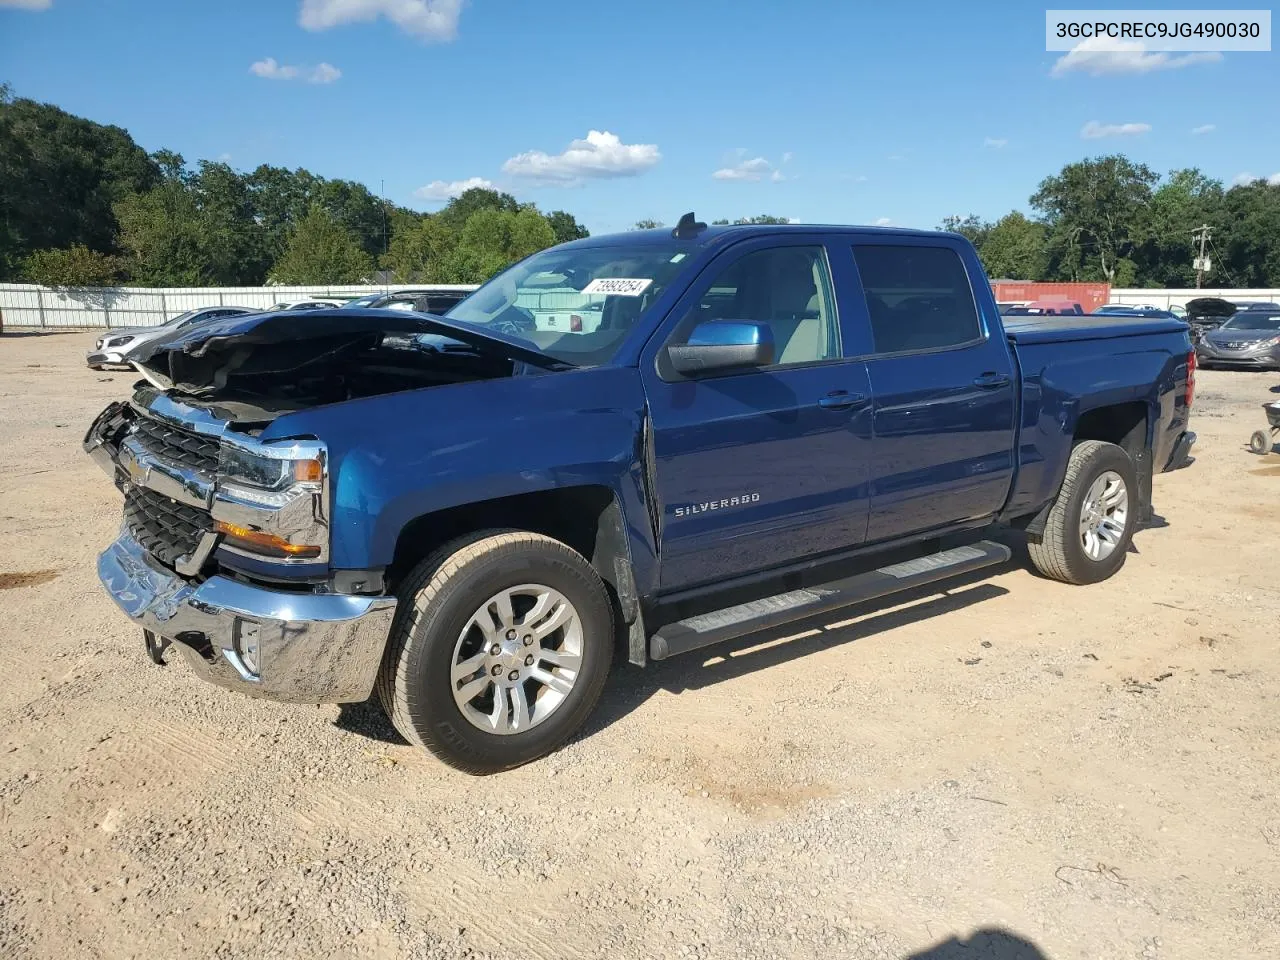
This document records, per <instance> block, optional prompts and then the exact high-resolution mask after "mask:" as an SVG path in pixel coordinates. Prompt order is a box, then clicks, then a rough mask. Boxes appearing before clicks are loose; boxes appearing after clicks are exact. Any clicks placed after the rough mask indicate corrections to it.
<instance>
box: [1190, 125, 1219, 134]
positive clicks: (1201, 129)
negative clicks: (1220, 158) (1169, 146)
mask: <svg viewBox="0 0 1280 960" xmlns="http://www.w3.org/2000/svg"><path fill="white" fill-rule="evenodd" d="M1217 129H1218V128H1217V126H1215V125H1214V124H1212V123H1206V124H1204V125H1203V126H1200V127H1192V128H1191V132H1192V133H1193V134H1195V135H1196V136H1197V137H1198V136H1200V134H1202V133H1213V131H1215V130H1217Z"/></svg>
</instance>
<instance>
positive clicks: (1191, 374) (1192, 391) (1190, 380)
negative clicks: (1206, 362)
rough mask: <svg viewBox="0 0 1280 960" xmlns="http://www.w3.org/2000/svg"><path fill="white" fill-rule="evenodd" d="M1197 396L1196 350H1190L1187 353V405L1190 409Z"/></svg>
mask: <svg viewBox="0 0 1280 960" xmlns="http://www.w3.org/2000/svg"><path fill="white" fill-rule="evenodd" d="M1195 396H1196V352H1195V350H1190V351H1188V353H1187V407H1188V409H1190V407H1191V401H1192V400H1194V399H1195Z"/></svg>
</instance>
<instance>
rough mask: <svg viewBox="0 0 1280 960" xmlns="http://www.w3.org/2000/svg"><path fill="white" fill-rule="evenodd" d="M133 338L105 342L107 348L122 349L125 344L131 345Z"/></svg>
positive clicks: (115, 338) (117, 338) (119, 338)
mask: <svg viewBox="0 0 1280 960" xmlns="http://www.w3.org/2000/svg"><path fill="white" fill-rule="evenodd" d="M134 339H135V338H134V337H132V336H129V337H113V338H112V339H110V340H108V341H107V346H108V347H123V346H124V345H125V344H126V343H133V341H134Z"/></svg>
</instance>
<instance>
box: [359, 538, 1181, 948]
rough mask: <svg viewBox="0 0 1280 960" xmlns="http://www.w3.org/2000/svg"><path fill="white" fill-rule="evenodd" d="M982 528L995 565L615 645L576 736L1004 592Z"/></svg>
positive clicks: (1020, 555)
mask: <svg viewBox="0 0 1280 960" xmlns="http://www.w3.org/2000/svg"><path fill="white" fill-rule="evenodd" d="M1168 526H1169V524H1168V522H1167V521H1166V520H1165V519H1164V518H1163V517H1161V516H1160V515H1158V514H1157V515H1155V516H1153V517H1152V518H1151V519H1150V520H1148V521H1147V522H1146V523H1145V524H1143V526H1142V527H1141V528H1140V531H1139V533H1141V531H1142V530H1150V529H1160V528H1164V527H1168ZM986 534H987V538H988V539H990V540H994V541H996V542H999V543H1003V544H1005V545H1006V546H1008V547H1009V548H1010V550H1011V551H1012V552H1013V556H1012V558H1011V559H1010V560H1008V561H1007V562H1005V563H1003V564H1000V565H999V566H994V567H987V568H985V569H983V570H976V571H974V572H972V573H969V574H966V575H963V576H959V577H955V578H953V579H951V580H945V581H942V582H940V583H935V584H928V585H926V586H922V587H917V588H916V589H914V590H907V591H904V592H902V593H896V594H892V595H890V596H887V597H882V598H880V599H878V600H869V601H866V602H864V603H860V604H855V605H853V606H849V607H844V608H841V609H839V610H833V611H831V612H829V613H825V614H821V615H818V616H814V617H809V618H808V619H804V620H796V621H793V622H792V623H788V624H784V625H782V626H779V627H774V628H771V629H768V630H761V631H757V632H756V633H752V634H750V635H748V636H745V637H741V638H738V639H736V640H727V641H724V642H723V643H719V644H716V645H713V646H710V647H707V648H705V649H703V650H697V651H693V652H692V653H690V654H687V655H684V656H679V657H674V658H672V659H670V660H660V661H653V662H650V663H649V665H648V666H647V667H645V668H644V669H635V668H632V667H629V666H628V665H627V664H625V663H624V662H623V660H624V658H625V653H624V652H622V651H619V652H618V653H617V654H615V659H614V670H613V672H612V673H611V675H610V677H609V680H608V682H607V683H606V685H605V689H604V693H603V695H602V696H601V698H600V704H599V706H597V707H596V709H595V710H594V711H593V712H592V714H591V716H590V717H589V718H588V719H587V722H586V724H585V725H584V727H583V728H582V730H581V731H580V732H579V734H578V737H590V736H592V735H594V734H596V733H599V732H600V731H601V730H604V729H606V728H607V727H609V726H610V725H611V724H613V723H616V722H617V721H619V720H621V719H622V718H624V717H626V716H627V715H628V714H630V713H631V712H632V711H633V710H636V709H638V708H639V707H640V706H641V705H642V704H644V702H645V701H647V700H648V699H649V698H650V697H652V696H653V695H654V694H655V693H657V692H658V691H660V690H665V691H667V692H669V693H683V692H684V691H687V690H701V689H703V688H706V687H710V686H714V685H715V684H717V683H721V682H723V681H725V680H732V679H735V678H737V677H742V676H745V675H746V674H749V673H753V672H755V671H757V670H767V669H769V668H770V667H774V666H777V665H778V664H780V663H782V662H784V661H787V660H794V659H796V658H799V657H805V656H808V655H810V654H813V653H817V652H818V651H821V650H825V649H828V648H830V647H836V646H842V645H844V644H848V643H853V642H855V641H858V640H862V639H865V638H868V637H872V636H874V635H876V634H877V633H881V632H883V631H887V630H893V629H895V628H897V627H903V626H908V625H910V624H914V623H920V622H922V621H925V620H930V619H932V618H934V617H939V616H944V615H946V614H948V613H953V612H955V611H957V610H962V609H964V608H966V607H971V606H973V605H975V604H979V603H983V602H985V601H987V600H991V599H994V598H996V597H1001V596H1004V595H1005V594H1007V593H1009V591H1008V590H1007V589H1005V588H1004V587H1000V586H997V585H995V584H993V583H991V582H990V580H991V579H992V578H993V577H996V576H999V575H1000V574H1003V573H1009V572H1011V571H1014V570H1025V571H1028V572H1030V573H1032V574H1033V575H1035V576H1039V573H1037V572H1036V569H1035V566H1034V565H1033V564H1032V562H1031V558H1030V556H1029V555H1028V553H1027V545H1026V539H1025V537H1024V536H1023V534H1021V533H1020V532H1018V531H1016V530H1012V529H1008V528H995V529H990V530H987V531H986ZM1129 550H1130V552H1132V553H1137V552H1138V549H1137V547H1136V546H1134V545H1132V544H1131V545H1130V547H1129ZM756 595H759V590H758V589H757V590H756V591H754V593H753V596H756ZM743 599H746V598H745V597H742V598H739V597H732V598H729V599H728V600H726V601H721V602H723V603H729V604H732V603H738V602H742V600H743ZM335 725H336V726H338V727H339V728H340V729H342V730H346V731H349V732H351V733H358V734H360V735H361V736H364V737H368V738H369V739H371V740H381V741H384V742H387V743H393V744H404V743H405V741H404V739H403V738H402V737H401V736H400V735H399V734H398V733H396V731H395V729H394V728H393V727H392V726H391V724H390V722H388V720H387V719H386V716H385V715H384V714H383V712H382V709H381V707H380V706H379V705H378V703H377V701H376V700H369V701H367V702H365V703H360V704H344V705H342V706H341V707H340V709H339V713H338V718H337V720H336V721H335ZM974 956H976V955H974ZM998 956H1003V955H998ZM1010 956H1012V954H1010Z"/></svg>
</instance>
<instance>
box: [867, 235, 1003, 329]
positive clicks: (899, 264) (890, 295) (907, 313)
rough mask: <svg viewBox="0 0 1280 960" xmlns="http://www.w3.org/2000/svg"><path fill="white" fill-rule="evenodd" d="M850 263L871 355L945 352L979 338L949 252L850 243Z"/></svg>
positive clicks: (966, 286)
mask: <svg viewBox="0 0 1280 960" xmlns="http://www.w3.org/2000/svg"><path fill="white" fill-rule="evenodd" d="M853 259H854V263H855V265H856V266H857V268H858V274H859V276H860V278H861V281H862V290H863V295H864V296H865V297H866V302H867V313H868V315H869V317H870V320H871V333H872V338H873V341H874V344H875V352H876V353H877V354H886V353H909V352H915V351H926V350H945V349H950V348H955V347H962V346H967V345H969V344H972V343H976V342H978V341H980V340H982V339H983V331H982V325H981V323H980V322H979V320H978V308H977V304H976V303H975V301H974V297H973V288H972V286H971V285H970V283H969V274H968V271H966V270H965V266H964V262H963V261H962V260H961V259H960V256H959V254H957V253H956V252H955V251H954V250H952V249H951V248H950V247H941V246H937V247H935V246H919V245H914V244H913V245H905V244H904V245H900V246H898V245H891V244H855V245H854V247H853ZM1011 312H1014V311H1011Z"/></svg>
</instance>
